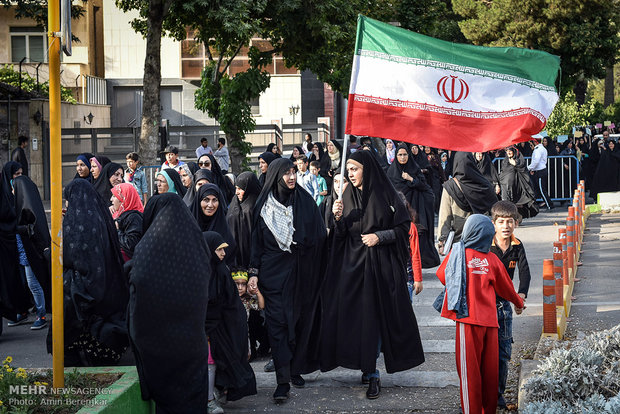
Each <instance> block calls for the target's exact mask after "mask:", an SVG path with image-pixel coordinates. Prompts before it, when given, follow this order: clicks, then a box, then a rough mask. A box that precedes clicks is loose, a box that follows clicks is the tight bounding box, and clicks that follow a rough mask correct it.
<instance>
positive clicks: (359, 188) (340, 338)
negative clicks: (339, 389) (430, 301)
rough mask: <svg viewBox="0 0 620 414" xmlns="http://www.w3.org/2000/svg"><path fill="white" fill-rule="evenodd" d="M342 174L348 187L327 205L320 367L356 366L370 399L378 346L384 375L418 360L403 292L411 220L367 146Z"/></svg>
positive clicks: (375, 385) (376, 389)
mask: <svg viewBox="0 0 620 414" xmlns="http://www.w3.org/2000/svg"><path fill="white" fill-rule="evenodd" d="M347 172H348V180H349V182H350V184H349V185H348V186H347V188H346V189H345V190H344V192H343V194H342V201H340V200H338V201H335V202H334V207H333V212H334V219H335V221H336V227H335V239H334V243H333V245H332V252H331V254H330V261H329V265H328V267H327V272H326V279H325V281H324V283H323V287H322V289H321V302H322V304H323V315H322V324H321V354H320V355H321V370H322V371H329V370H332V369H334V368H336V367H338V366H341V367H345V368H350V369H359V370H361V371H362V373H363V376H362V382H366V381H368V382H369V386H368V391H367V392H366V395H367V397H368V398H370V399H373V398H377V397H378V396H379V393H380V390H381V387H380V381H379V371H378V370H377V369H376V360H377V357H378V351H379V350H381V351H383V355H384V357H385V367H386V370H387V372H389V373H392V372H398V371H404V370H407V369H410V368H413V367H415V366H418V365H420V364H421V363H423V362H424V352H423V350H422V342H421V340H420V333H419V332H418V325H417V322H416V318H415V315H414V313H413V308H412V307H411V303H410V302H409V291H408V289H407V255H408V251H407V245H408V240H409V236H408V232H409V227H410V223H411V218H410V215H409V212H408V211H407V208H406V207H405V205H404V204H403V202H402V201H401V199H400V198H399V196H398V194H397V192H396V190H395V189H394V187H393V186H392V185H391V184H390V183H389V180H388V178H387V176H386V174H385V173H384V172H383V170H382V169H381V167H380V166H379V164H378V163H377V162H376V161H375V159H374V157H373V156H372V154H370V153H368V151H356V152H355V153H353V154H352V155H351V157H350V158H349V160H348V161H347Z"/></svg>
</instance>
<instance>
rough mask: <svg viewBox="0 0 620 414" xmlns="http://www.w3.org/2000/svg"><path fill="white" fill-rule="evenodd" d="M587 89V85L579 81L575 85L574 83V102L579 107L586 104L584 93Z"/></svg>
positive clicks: (581, 80) (583, 81)
mask: <svg viewBox="0 0 620 414" xmlns="http://www.w3.org/2000/svg"><path fill="white" fill-rule="evenodd" d="M587 89H588V83H587V82H586V81H585V80H583V79H579V80H578V81H577V83H575V87H574V88H573V92H575V100H576V101H577V104H578V105H579V106H581V105H583V104H584V103H585V102H586V91H587Z"/></svg>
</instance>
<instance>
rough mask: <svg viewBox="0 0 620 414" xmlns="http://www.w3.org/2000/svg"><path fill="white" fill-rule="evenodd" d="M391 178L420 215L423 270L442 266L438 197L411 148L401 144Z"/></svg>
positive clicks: (388, 174) (419, 228)
mask: <svg viewBox="0 0 620 414" xmlns="http://www.w3.org/2000/svg"><path fill="white" fill-rule="evenodd" d="M387 176H388V178H389V179H390V181H391V182H392V184H393V185H394V187H395V188H396V190H397V191H400V192H401V193H403V194H404V195H405V197H406V198H407V201H408V202H409V204H410V205H411V207H413V209H414V210H415V211H416V212H417V213H418V222H417V223H416V227H417V228H418V236H419V240H420V255H421V258H422V267H423V268H425V269H428V268H430V267H435V266H438V265H439V263H440V260H439V254H438V253H437V249H435V209H434V202H435V196H434V194H433V190H432V189H431V187H430V186H429V185H428V184H427V183H426V178H425V177H424V174H423V173H422V171H421V170H420V167H419V166H418V164H417V163H416V162H415V160H414V159H413V156H412V155H411V153H410V152H409V150H408V148H407V145H405V144H399V145H398V147H397V148H396V159H395V160H394V162H393V163H392V165H390V168H389V169H388V172H387Z"/></svg>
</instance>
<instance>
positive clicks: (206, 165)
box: [198, 161, 211, 167]
mask: <svg viewBox="0 0 620 414" xmlns="http://www.w3.org/2000/svg"><path fill="white" fill-rule="evenodd" d="M209 165H211V163H210V162H209V161H203V162H199V163H198V166H199V167H208V166H209Z"/></svg>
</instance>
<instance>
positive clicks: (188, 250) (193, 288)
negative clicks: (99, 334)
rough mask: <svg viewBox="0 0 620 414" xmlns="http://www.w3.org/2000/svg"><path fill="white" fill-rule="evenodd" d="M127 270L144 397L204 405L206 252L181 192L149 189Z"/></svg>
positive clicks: (167, 406)
mask: <svg viewBox="0 0 620 414" xmlns="http://www.w3.org/2000/svg"><path fill="white" fill-rule="evenodd" d="M143 226H144V227H143V228H144V236H142V239H141V240H140V243H138V245H137V246H136V248H135V251H134V255H133V260H132V262H131V263H132V266H133V267H132V269H131V271H130V273H129V288H130V292H131V293H130V299H129V307H128V312H127V315H128V316H127V319H128V321H127V326H128V327H129V337H130V339H131V347H132V349H133V352H134V355H135V357H136V366H137V368H138V375H139V376H140V388H141V390H142V398H143V399H145V400H149V399H152V400H154V401H155V404H156V406H157V409H158V412H165V413H204V412H206V407H207V403H208V371H207V361H208V356H209V351H208V346H207V334H206V332H205V322H206V319H207V303H208V301H209V292H208V285H209V278H210V275H211V265H210V254H209V250H208V248H207V244H206V243H205V241H204V239H203V237H202V233H201V231H200V229H199V228H198V225H197V224H196V220H195V219H194V218H193V217H192V216H191V215H190V212H189V210H188V209H187V206H185V203H183V200H181V198H180V197H179V196H177V195H176V194H173V193H164V194H159V195H156V196H153V197H152V198H151V199H149V202H148V203H147V205H146V208H145V209H144V224H143Z"/></svg>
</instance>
